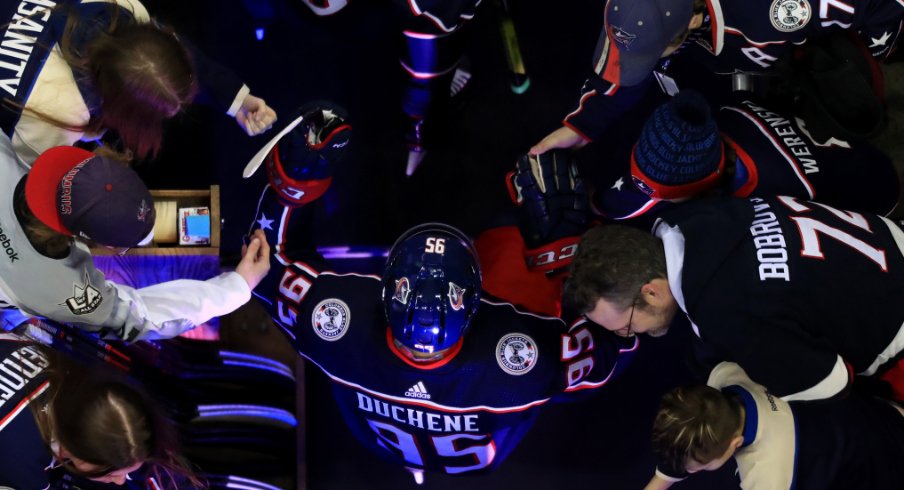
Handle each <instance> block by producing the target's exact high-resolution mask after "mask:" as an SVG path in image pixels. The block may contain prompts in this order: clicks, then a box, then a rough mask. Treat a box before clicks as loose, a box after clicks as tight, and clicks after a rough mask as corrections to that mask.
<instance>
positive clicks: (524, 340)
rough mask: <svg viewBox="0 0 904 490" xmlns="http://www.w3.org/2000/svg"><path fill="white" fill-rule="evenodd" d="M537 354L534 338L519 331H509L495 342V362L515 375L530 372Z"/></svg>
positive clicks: (535, 361)
mask: <svg viewBox="0 0 904 490" xmlns="http://www.w3.org/2000/svg"><path fill="white" fill-rule="evenodd" d="M539 355H540V353H539V352H538V351H537V344H536V342H534V339H532V338H530V337H528V336H527V335H524V334H521V333H510V334H508V335H506V336H505V337H502V339H500V340H499V343H498V344H496V362H498V363H499V367H501V368H502V370H503V371H505V372H507V373H509V374H514V375H515V376H521V375H522V374H527V373H528V372H530V370H531V369H533V368H534V365H535V364H536V363H537V359H538V358H539V357H538V356H539Z"/></svg>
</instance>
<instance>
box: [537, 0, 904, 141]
mask: <svg viewBox="0 0 904 490" xmlns="http://www.w3.org/2000/svg"><path fill="white" fill-rule="evenodd" d="M902 17H904V5H902V4H901V2H884V1H876V0H856V1H853V2H842V1H838V0H773V1H768V0H755V1H750V2H722V1H720V0H608V1H607V2H606V7H605V21H604V29H603V32H602V33H601V34H600V39H599V42H598V43H597V47H596V52H595V55H594V58H593V71H594V74H593V75H591V76H590V78H588V79H587V81H586V82H585V83H584V87H583V88H582V90H581V92H582V94H581V98H580V100H579V102H578V104H577V107H576V108H575V109H574V110H573V111H572V112H571V113H570V114H568V115H567V116H566V117H565V120H564V121H563V127H561V128H559V129H557V130H556V131H554V132H552V133H551V134H549V135H548V136H546V137H545V138H543V140H541V141H540V142H539V143H537V144H536V145H534V147H533V148H531V153H543V152H545V151H547V150H549V149H550V148H568V147H573V146H575V145H581V144H586V143H587V142H590V141H593V140H594V139H596V138H598V137H599V136H600V135H601V134H602V133H603V132H604V131H605V130H606V128H608V127H609V126H610V125H611V124H612V123H613V122H614V121H617V120H618V119H619V118H621V117H622V116H623V115H624V114H626V113H627V111H628V110H629V109H630V108H631V107H632V106H633V105H634V104H635V103H636V102H637V101H638V100H639V98H640V97H641V96H643V94H644V93H645V92H646V90H647V88H648V87H649V84H650V81H651V80H652V79H653V77H652V72H653V69H654V68H655V67H656V65H657V63H658V62H659V60H660V58H664V57H667V56H669V55H671V54H672V53H674V52H675V51H676V50H677V49H678V48H681V47H682V45H684V44H685V43H687V49H692V50H694V51H699V52H701V57H702V58H704V60H705V61H706V62H707V64H709V65H712V69H714V70H715V72H716V73H735V72H738V71H741V72H762V71H765V70H767V69H769V68H770V67H772V66H773V65H774V64H775V63H776V62H777V61H778V60H779V59H780V58H782V57H783V56H785V55H787V54H788V53H789V52H790V50H791V49H792V48H793V47H794V46H796V45H800V44H802V43H804V42H806V41H807V40H809V39H813V38H819V37H822V36H825V35H827V34H829V33H831V32H834V31H838V30H840V29H848V30H851V31H856V32H858V33H859V35H860V37H861V38H862V40H863V42H864V44H865V45H866V46H867V48H868V49H869V51H870V52H871V54H872V55H873V56H874V57H875V58H876V59H878V60H883V59H885V58H887V57H888V56H889V54H891V52H892V51H893V50H894V48H895V46H896V43H897V42H898V38H899V34H900V31H901V20H902Z"/></svg>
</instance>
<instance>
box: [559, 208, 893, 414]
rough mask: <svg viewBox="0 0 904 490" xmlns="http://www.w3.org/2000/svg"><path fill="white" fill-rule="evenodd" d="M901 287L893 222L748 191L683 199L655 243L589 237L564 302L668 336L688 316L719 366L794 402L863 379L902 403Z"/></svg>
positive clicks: (659, 226) (625, 328)
mask: <svg viewBox="0 0 904 490" xmlns="http://www.w3.org/2000/svg"><path fill="white" fill-rule="evenodd" d="M902 285H904V232H902V230H901V228H900V227H899V225H898V224H897V223H894V222H892V221H890V220H888V219H886V218H883V217H879V216H875V215H868V214H862V213H857V212H851V211H841V210H838V209H835V208H832V207H830V206H827V205H824V204H820V203H814V202H808V201H804V200H801V199H798V198H793V197H787V196H780V197H776V198H768V199H761V198H755V197H754V198H749V199H720V200H701V201H698V202H693V203H686V204H683V205H681V206H678V207H676V208H675V209H674V210H672V211H670V212H667V213H665V214H664V216H663V217H662V218H661V219H660V220H659V221H657V223H656V225H655V226H654V228H653V234H652V235H650V234H646V233H644V232H642V231H639V230H636V229H633V228H627V227H623V226H618V225H608V226H601V227H597V228H594V229H591V230H590V231H588V232H587V233H586V234H585V235H584V236H583V237H582V240H581V242H580V247H579V249H578V253H577V256H576V257H575V259H574V262H573V263H572V272H571V276H570V277H569V279H568V281H567V282H566V284H565V293H564V301H565V304H566V305H570V306H571V307H573V308H574V309H575V310H577V311H580V312H583V313H584V314H585V315H586V316H587V317H588V318H589V319H590V320H592V321H594V322H596V323H598V324H600V325H603V326H604V327H606V328H608V329H609V330H613V331H616V332H619V333H622V334H624V335H630V334H632V333H646V334H648V335H651V336H661V335H664V334H665V333H666V332H667V331H668V329H669V326H670V324H671V323H672V320H673V318H674V317H675V315H676V313H678V311H679V310H681V311H682V312H684V313H685V314H686V315H687V316H688V319H689V320H690V322H691V328H692V329H693V330H694V333H695V334H696V335H697V336H698V337H699V338H700V339H701V340H702V342H703V344H705V345H706V346H707V347H708V348H709V349H711V350H712V352H713V353H714V354H715V355H716V356H717V357H719V359H720V360H726V361H732V362H735V363H737V364H739V365H741V367H742V368H744V370H745V371H747V373H748V374H749V375H750V377H751V378H752V379H753V380H754V381H756V382H758V383H760V384H763V385H765V386H766V387H767V388H768V389H769V390H770V392H771V393H773V394H775V395H777V396H780V397H782V398H784V399H785V400H787V401H793V400H813V399H824V398H832V397H835V396H838V395H840V394H842V393H844V392H845V391H846V390H847V389H848V388H849V386H850V384H851V383H852V381H853V374H855V373H856V374H859V375H864V376H881V379H883V380H885V381H887V382H889V383H891V385H892V386H891V388H892V389H893V390H894V396H895V398H898V399H902V398H904V389H902V388H904V383H902V376H901V371H900V369H901V368H900V367H898V365H897V361H898V360H899V359H900V358H901V357H902V356H904V310H902V309H901V305H902V304H904V288H902Z"/></svg>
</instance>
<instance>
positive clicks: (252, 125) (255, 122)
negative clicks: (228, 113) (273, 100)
mask: <svg viewBox="0 0 904 490" xmlns="http://www.w3.org/2000/svg"><path fill="white" fill-rule="evenodd" d="M235 120H236V122H237V123H239V126H241V128H242V129H244V130H245V132H246V133H248V136H257V135H259V134H261V133H263V132H265V131H267V130H268V129H270V128H272V127H273V123H275V122H276V111H274V110H273V109H272V108H270V106H268V105H267V103H266V102H265V101H264V99H261V98H260V97H255V96H253V95H251V94H248V95H246V96H245V100H243V101H242V107H241V108H240V109H239V110H238V112H236V113H235Z"/></svg>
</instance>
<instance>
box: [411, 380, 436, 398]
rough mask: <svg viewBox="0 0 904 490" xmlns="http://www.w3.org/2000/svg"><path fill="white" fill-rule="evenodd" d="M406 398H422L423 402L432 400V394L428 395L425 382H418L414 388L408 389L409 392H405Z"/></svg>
mask: <svg viewBox="0 0 904 490" xmlns="http://www.w3.org/2000/svg"><path fill="white" fill-rule="evenodd" d="M405 396H407V397H408V398H420V399H422V400H429V399H430V393H427V387H426V386H424V382H423V381H418V382H417V383H416V384H415V385H414V386H412V387H411V388H408V391H406V392H405Z"/></svg>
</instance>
